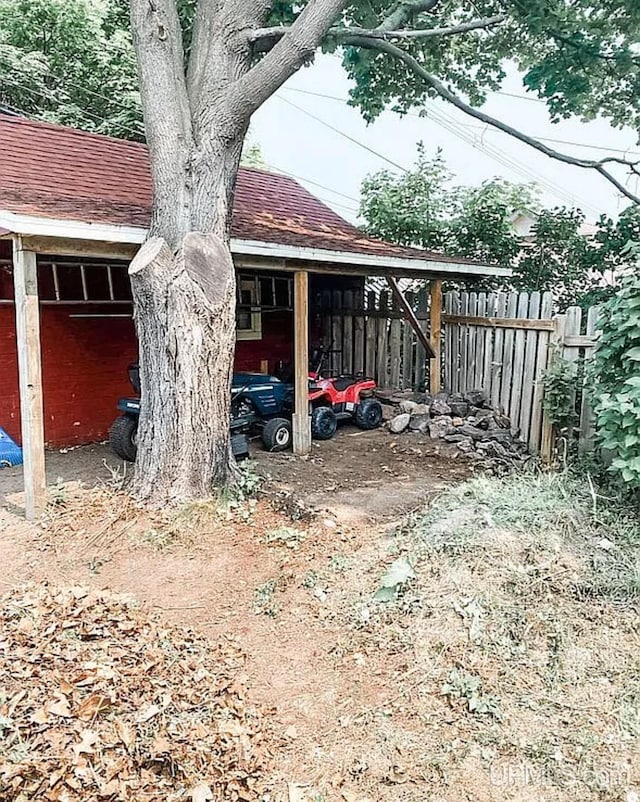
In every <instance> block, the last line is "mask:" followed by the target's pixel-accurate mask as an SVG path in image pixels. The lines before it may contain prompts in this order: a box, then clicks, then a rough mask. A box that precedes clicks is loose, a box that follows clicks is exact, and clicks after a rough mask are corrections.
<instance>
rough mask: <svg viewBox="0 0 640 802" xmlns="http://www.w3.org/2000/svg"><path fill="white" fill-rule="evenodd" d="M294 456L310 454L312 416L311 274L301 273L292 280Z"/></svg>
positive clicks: (300, 271) (304, 271)
mask: <svg viewBox="0 0 640 802" xmlns="http://www.w3.org/2000/svg"><path fill="white" fill-rule="evenodd" d="M293 296H294V300H293V310H294V311H293V318H294V320H293V329H294V330H293V370H294V398H295V401H294V404H295V406H294V413H293V421H292V422H293V453H294V454H298V455H304V454H308V453H309V452H310V451H311V416H310V415H309V274H308V273H307V272H306V270H299V271H298V272H297V273H295V274H294V277H293Z"/></svg>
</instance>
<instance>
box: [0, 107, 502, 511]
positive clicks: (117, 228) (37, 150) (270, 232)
mask: <svg viewBox="0 0 640 802" xmlns="http://www.w3.org/2000/svg"><path fill="white" fill-rule="evenodd" d="M16 133H17V134H18V136H17V137H16ZM3 140H4V142H3ZM16 140H19V141H17V142H16ZM3 144H5V145H7V147H5V148H4V150H3V151H2V152H3V156H2V158H1V159H0V234H1V235H2V236H3V237H4V238H6V239H10V240H11V242H12V248H13V278H14V293H15V309H16V333H17V350H18V368H19V385H20V409H21V427H22V445H23V451H24V483H25V501H26V511H27V516H28V517H34V516H35V515H36V514H37V512H38V510H39V509H41V507H42V505H43V503H44V495H45V472H44V445H45V441H44V426H43V392H42V370H41V359H40V350H41V345H40V311H39V298H38V268H37V259H38V255H39V254H40V255H48V256H52V257H55V256H75V257H83V258H105V259H123V260H129V259H130V258H131V257H132V256H133V255H134V253H135V252H136V250H137V249H138V247H139V246H140V244H141V243H142V242H143V241H144V239H145V237H146V223H147V221H148V219H149V214H150V180H149V174H148V164H147V162H146V149H145V148H144V147H143V146H141V145H137V144H135V143H129V142H121V141H119V140H112V139H110V138H108V137H98V136H95V135H89V134H85V133H83V132H77V131H74V130H72V129H64V128H60V127H59V126H50V125H46V124H41V123H33V122H32V121H25V120H22V119H21V118H18V119H17V120H16V118H13V117H12V118H3V117H2V115H0V146H2V145H3ZM52 149H53V152H54V155H55V152H56V149H57V152H58V154H59V158H58V159H57V160H56V159H52V155H51V152H52ZM35 156H37V157H38V158H35ZM25 157H26V158H29V157H30V158H31V161H25ZM61 162H62V164H61ZM118 169H119V170H120V172H119V173H118ZM114 171H115V175H114ZM131 174H133V175H134V176H136V181H135V182H134V183H133V185H132V182H131V180H129V181H128V182H127V180H126V179H127V176H129V179H130V175H131ZM70 176H71V177H72V178H73V180H72V181H71V182H70V180H69V177H70ZM101 179H104V180H103V181H101ZM96 193H97V195H98V197H97V198H96V197H92V195H95V194H96ZM101 196H102V197H101ZM256 199H258V201H259V202H258V203H257V201H256ZM256 203H257V205H256ZM125 221H126V222H125ZM232 233H233V234H234V236H232V240H231V250H232V253H233V256H234V262H235V264H236V269H237V270H240V269H250V270H258V271H261V272H267V273H268V272H269V271H277V272H279V273H285V274H293V282H294V304H293V307H294V365H295V371H294V372H295V389H296V393H295V396H296V409H295V413H294V421H293V423H294V450H295V451H296V453H299V454H304V453H307V452H308V450H309V448H310V443H311V431H310V420H309V415H308V403H307V401H306V396H307V382H308V378H307V360H308V350H309V342H308V336H309V334H308V333H309V290H308V282H309V275H310V274H317V275H325V276H352V277H373V276H380V277H384V278H385V279H386V280H387V281H388V282H389V283H390V286H391V287H392V289H393V291H394V293H395V294H396V295H397V297H398V300H399V302H400V305H401V306H402V296H401V294H400V293H399V289H398V285H397V283H396V280H397V279H398V278H410V279H420V280H423V281H429V282H430V287H431V293H430V294H431V326H430V329H431V330H430V334H429V335H426V334H425V333H423V332H421V331H420V332H419V333H418V336H419V337H421V338H422V339H423V341H424V344H425V347H426V350H427V352H429V351H430V350H431V351H432V356H433V358H434V360H436V361H434V368H435V369H434V370H432V371H431V376H432V385H431V389H432V390H437V389H438V386H437V382H438V381H439V368H437V367H436V366H438V365H439V363H438V362H437V358H438V351H439V341H440V310H441V291H442V280H443V279H452V280H456V279H469V278H472V277H483V276H487V275H493V276H505V275H508V271H506V270H504V269H502V268H497V267H492V266H486V265H481V264H475V263H465V262H461V261H459V260H457V259H453V258H448V257H446V256H442V255H439V254H435V253H430V252H426V251H420V250H417V249H412V248H403V247H399V246H395V245H392V244H390V243H384V242H380V241H377V240H374V239H372V238H370V237H367V236H365V235H363V234H362V233H361V232H360V231H358V230H357V229H356V228H355V227H353V226H351V225H350V224H349V223H347V222H346V221H344V220H342V219H341V218H340V217H339V216H338V215H336V214H335V213H334V212H332V211H331V210H330V209H328V208H327V207H326V206H325V205H324V204H322V203H321V202H320V201H319V200H318V199H316V198H314V196H313V195H311V194H310V193H308V192H307V191H306V190H304V189H303V188H302V187H300V185H299V184H297V183H296V182H295V181H292V180H291V179H290V178H286V177H284V176H279V175H274V174H269V173H264V172H262V171H256V170H250V171H246V170H245V171H243V172H241V175H240V177H239V182H238V188H237V192H236V203H235V206H234V222H233V227H232ZM406 311H407V313H408V314H410V311H409V310H406ZM414 324H415V325H416V326H418V324H417V321H413V322H412V325H414ZM418 329H419V326H418Z"/></svg>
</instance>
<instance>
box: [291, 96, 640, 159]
mask: <svg viewBox="0 0 640 802" xmlns="http://www.w3.org/2000/svg"><path fill="white" fill-rule="evenodd" d="M282 89H283V90H284V91H286V92H298V93H300V94H303V95H311V96H313V97H321V98H324V99H325V100H335V101H338V102H339V103H344V104H345V105H347V106H348V105H350V104H349V100H348V98H345V97H340V96H338V95H328V94H326V93H324V92H313V91H312V90H310V89H298V88H297V87H293V86H283V87H282ZM496 94H499V95H507V96H509V97H517V98H520V100H533V101H536V102H538V103H543V102H544V101H542V100H539V99H538V98H533V97H524V96H523V95H515V94H513V93H510V92H497V93H496ZM406 114H407V115H408V116H409V117H416V118H417V119H420V120H424V119H425V115H424V114H419V113H418V112H415V111H408V112H406ZM427 116H428V115H427ZM458 125H461V126H464V127H465V128H473V129H477V130H484V129H485V128H486V126H484V125H477V124H474V123H463V122H459V123H458ZM495 130H496V131H497V132H498V133H501V134H505V132H504V131H498V129H495ZM505 136H508V134H505ZM535 138H536V139H539V140H540V141H541V142H553V143H555V144H558V145H572V146H573V147H576V148H587V149H589V150H599V151H604V152H607V153H622V154H628V155H629V156H640V151H633V150H631V149H624V148H608V147H602V146H600V145H589V144H587V143H586V142H573V141H571V140H568V139H554V138H553V137H548V136H537V137H535Z"/></svg>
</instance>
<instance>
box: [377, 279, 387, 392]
mask: <svg viewBox="0 0 640 802" xmlns="http://www.w3.org/2000/svg"><path fill="white" fill-rule="evenodd" d="M388 300H389V299H388V296H387V293H386V292H381V293H380V312H381V313H385V314H384V316H383V315H381V316H380V317H379V318H378V319H377V321H376V322H377V330H378V331H377V343H376V381H377V382H378V384H379V386H380V387H388V386H389V362H388V353H387V342H388V332H387V329H388V325H389V319H388V317H387V313H388V306H389V304H388Z"/></svg>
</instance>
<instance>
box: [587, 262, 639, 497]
mask: <svg viewBox="0 0 640 802" xmlns="http://www.w3.org/2000/svg"><path fill="white" fill-rule="evenodd" d="M598 328H599V329H600V332H601V336H600V340H599V342H598V346H597V348H596V353H595V358H594V373H593V401H594V412H595V419H596V432H597V438H598V442H599V445H600V447H601V448H602V449H604V450H605V451H607V452H610V453H611V454H612V457H613V458H612V460H611V464H610V466H609V470H610V471H611V472H612V473H614V474H615V475H616V476H617V477H618V478H619V479H621V480H622V482H624V483H625V484H626V486H627V487H629V488H630V489H638V488H640V272H638V270H636V271H635V272H634V273H633V274H632V275H628V276H626V277H625V278H624V279H623V282H622V289H621V290H620V291H619V292H618V293H617V294H616V296H615V297H613V298H611V299H610V300H609V301H607V303H606V304H604V306H603V309H602V313H601V315H600V320H599V324H598Z"/></svg>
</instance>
